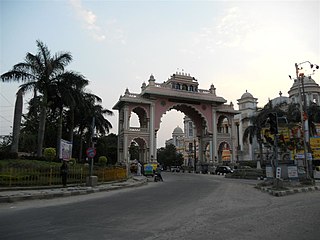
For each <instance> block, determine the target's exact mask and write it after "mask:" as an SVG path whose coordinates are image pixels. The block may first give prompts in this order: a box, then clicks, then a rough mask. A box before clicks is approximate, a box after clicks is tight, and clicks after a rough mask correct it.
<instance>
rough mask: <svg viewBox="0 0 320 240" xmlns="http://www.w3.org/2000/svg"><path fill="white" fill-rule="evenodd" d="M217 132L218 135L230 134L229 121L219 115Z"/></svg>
mask: <svg viewBox="0 0 320 240" xmlns="http://www.w3.org/2000/svg"><path fill="white" fill-rule="evenodd" d="M217 130H218V133H220V134H230V123H229V119H228V118H227V117H226V116H225V115H221V116H220V117H219V119H218V125H217Z"/></svg>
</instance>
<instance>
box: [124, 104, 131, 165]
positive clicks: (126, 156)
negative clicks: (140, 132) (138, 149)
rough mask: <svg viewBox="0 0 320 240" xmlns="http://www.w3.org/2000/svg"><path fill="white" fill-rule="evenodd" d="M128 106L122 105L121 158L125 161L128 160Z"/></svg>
mask: <svg viewBox="0 0 320 240" xmlns="http://www.w3.org/2000/svg"><path fill="white" fill-rule="evenodd" d="M129 116H130V113H129V107H128V106H127V105H125V106H124V119H123V121H124V122H123V130H124V132H125V134H124V135H123V158H124V161H125V162H126V163H128V161H129V146H128V136H127V134H126V132H127V131H128V130H129V127H130V124H129Z"/></svg>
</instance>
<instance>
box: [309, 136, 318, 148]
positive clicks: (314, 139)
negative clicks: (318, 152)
mask: <svg viewBox="0 0 320 240" xmlns="http://www.w3.org/2000/svg"><path fill="white" fill-rule="evenodd" d="M310 147H311V149H313V148H320V137H311V138H310Z"/></svg>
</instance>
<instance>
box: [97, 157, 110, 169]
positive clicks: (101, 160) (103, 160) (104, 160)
mask: <svg viewBox="0 0 320 240" xmlns="http://www.w3.org/2000/svg"><path fill="white" fill-rule="evenodd" d="M98 161H99V165H100V166H102V167H105V166H106V165H107V162H108V159H107V157H106V156H100V157H99V160H98Z"/></svg>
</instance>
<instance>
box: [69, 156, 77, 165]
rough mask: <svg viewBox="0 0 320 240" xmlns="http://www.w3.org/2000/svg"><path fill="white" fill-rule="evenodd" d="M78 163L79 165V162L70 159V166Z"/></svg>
mask: <svg viewBox="0 0 320 240" xmlns="http://www.w3.org/2000/svg"><path fill="white" fill-rule="evenodd" d="M76 163H77V160H76V159H75V158H70V159H69V164H70V165H76Z"/></svg>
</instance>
